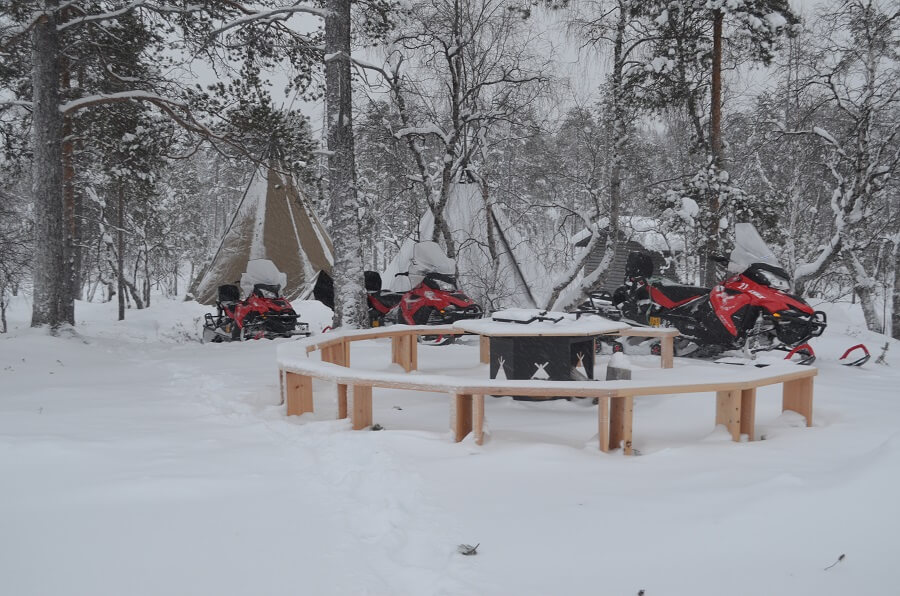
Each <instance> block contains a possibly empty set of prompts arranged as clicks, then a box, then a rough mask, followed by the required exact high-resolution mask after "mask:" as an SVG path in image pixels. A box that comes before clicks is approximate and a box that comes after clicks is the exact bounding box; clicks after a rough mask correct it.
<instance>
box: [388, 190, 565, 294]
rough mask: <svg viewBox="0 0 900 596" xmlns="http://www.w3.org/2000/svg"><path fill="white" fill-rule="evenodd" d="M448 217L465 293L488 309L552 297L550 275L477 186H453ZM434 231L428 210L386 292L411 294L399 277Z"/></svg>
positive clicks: (392, 267)
mask: <svg viewBox="0 0 900 596" xmlns="http://www.w3.org/2000/svg"><path fill="white" fill-rule="evenodd" d="M444 216H445V218H446V220H447V224H448V226H449V228H450V231H451V234H452V235H453V240H454V242H455V243H456V249H457V255H456V259H455V261H456V268H457V279H458V281H459V285H460V287H461V288H462V289H463V291H465V292H466V293H467V294H468V295H469V296H471V297H472V298H473V299H474V300H475V301H476V302H478V303H480V304H482V306H484V307H485V308H487V309H488V310H491V309H493V308H499V307H514V306H521V307H528V308H534V307H539V306H543V302H544V301H545V300H546V297H547V296H549V294H550V281H551V280H550V276H549V275H548V274H547V271H546V269H545V268H544V267H543V265H541V263H540V262H539V260H538V258H537V255H536V254H535V252H534V250H533V249H532V248H531V246H529V244H528V242H527V241H526V240H525V238H524V237H523V236H522V234H520V233H519V232H518V230H516V229H515V227H514V226H513V225H512V223H511V222H510V220H509V218H508V217H507V216H506V214H505V213H504V212H503V210H502V209H501V208H500V207H498V206H497V205H490V206H489V205H488V204H487V202H486V201H485V200H484V197H483V195H482V194H481V189H480V188H479V186H478V185H477V184H466V183H455V184H453V186H452V188H451V189H450V198H449V199H448V201H447V206H446V207H445V210H444ZM489 221H491V222H493V223H492V224H491V225H492V229H493V233H494V234H495V239H496V242H495V245H496V247H497V251H498V263H497V267H496V271H495V270H494V263H493V260H492V259H491V255H490V251H489V249H488V222H489ZM433 230H434V216H433V214H432V213H431V211H426V212H425V214H424V215H423V216H422V218H421V220H420V221H419V228H418V238H409V239H407V240H405V241H404V242H403V244H401V246H400V250H399V251H398V253H397V255H396V256H395V257H394V259H393V260H392V261H391V262H390V263H389V264H388V265H387V267H386V269H385V270H384V272H383V273H382V276H381V277H382V282H383V283H384V285H385V286H386V287H389V288H390V289H391V290H394V291H406V290H408V289H410V283H409V279H408V278H407V277H404V276H400V277H397V276H396V274H397V273H404V272H406V271H408V270H409V266H410V262H411V260H412V259H413V251H414V248H415V246H416V243H417V241H419V240H431V238H432V232H433Z"/></svg>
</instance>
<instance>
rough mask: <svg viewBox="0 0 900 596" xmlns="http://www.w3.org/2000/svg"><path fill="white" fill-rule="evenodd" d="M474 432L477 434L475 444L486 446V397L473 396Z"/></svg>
mask: <svg viewBox="0 0 900 596" xmlns="http://www.w3.org/2000/svg"><path fill="white" fill-rule="evenodd" d="M472 432H474V433H475V444H476V445H483V444H484V396H483V395H473V396H472Z"/></svg>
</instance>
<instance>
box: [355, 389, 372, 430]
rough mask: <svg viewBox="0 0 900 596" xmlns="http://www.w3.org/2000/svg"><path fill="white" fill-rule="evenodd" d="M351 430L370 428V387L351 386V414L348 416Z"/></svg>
mask: <svg viewBox="0 0 900 596" xmlns="http://www.w3.org/2000/svg"><path fill="white" fill-rule="evenodd" d="M350 420H351V422H352V425H353V430H361V429H363V428H367V427H369V426H372V386H371V385H353V413H352V414H351V416H350Z"/></svg>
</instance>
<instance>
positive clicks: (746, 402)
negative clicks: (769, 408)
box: [741, 387, 756, 441]
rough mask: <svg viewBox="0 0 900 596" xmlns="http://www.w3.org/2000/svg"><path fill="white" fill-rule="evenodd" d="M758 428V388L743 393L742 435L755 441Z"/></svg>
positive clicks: (745, 390)
mask: <svg viewBox="0 0 900 596" xmlns="http://www.w3.org/2000/svg"><path fill="white" fill-rule="evenodd" d="M755 428H756V387H751V388H750V389H744V390H743V391H741V434H742V435H747V440H749V441H752V440H753V434H754V429H755Z"/></svg>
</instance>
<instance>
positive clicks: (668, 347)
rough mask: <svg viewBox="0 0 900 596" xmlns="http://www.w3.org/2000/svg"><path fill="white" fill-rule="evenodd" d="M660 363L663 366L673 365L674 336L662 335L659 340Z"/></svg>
mask: <svg viewBox="0 0 900 596" xmlns="http://www.w3.org/2000/svg"><path fill="white" fill-rule="evenodd" d="M659 343H660V348H661V349H660V355H659V358H660V365H661V366H662V367H663V368H672V367H673V366H675V338H674V337H672V336H666V337H663V338H662V339H661V340H660V342H659Z"/></svg>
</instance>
